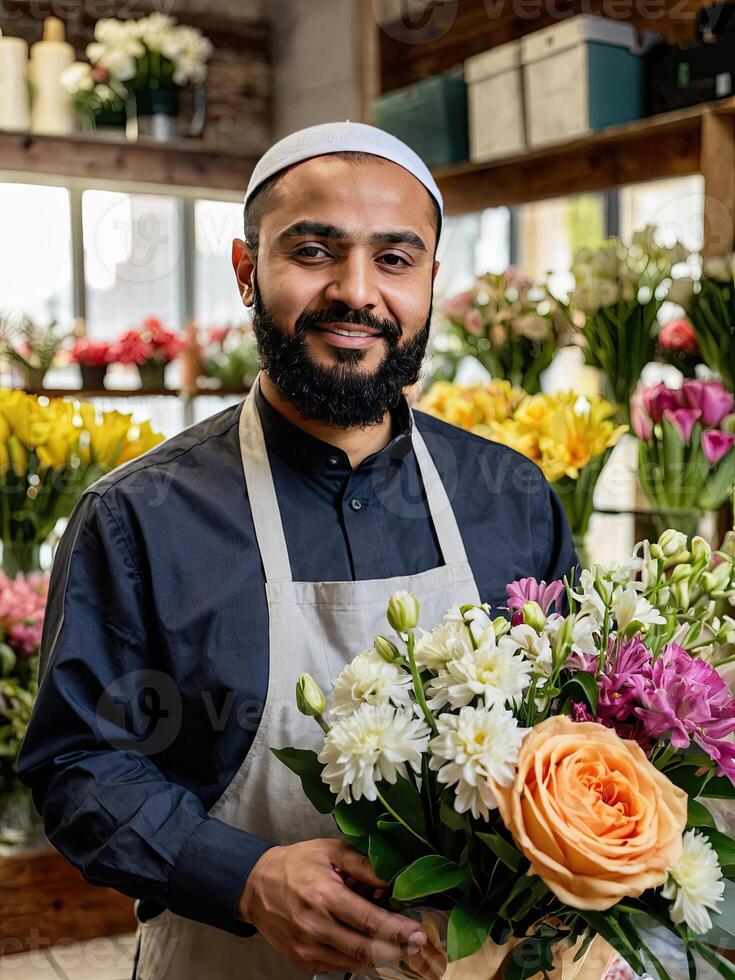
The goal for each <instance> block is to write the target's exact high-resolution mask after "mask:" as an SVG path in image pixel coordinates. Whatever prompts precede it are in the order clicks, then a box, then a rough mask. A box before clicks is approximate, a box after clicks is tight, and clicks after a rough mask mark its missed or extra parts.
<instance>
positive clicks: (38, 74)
mask: <svg viewBox="0 0 735 980" xmlns="http://www.w3.org/2000/svg"><path fill="white" fill-rule="evenodd" d="M74 60H75V55H74V48H73V47H72V46H71V44H67V42H66V41H65V40H64V24H63V22H62V21H60V20H59V19H58V17H47V18H46V20H45V21H44V22H43V40H42V41H38V42H37V43H36V44H34V45H33V46H32V47H31V62H30V78H31V86H32V93H33V100H32V104H31V106H32V107H31V130H32V131H33V132H34V133H44V134H48V135H61V136H63V135H64V134H65V133H71V132H72V130H73V129H74V109H73V106H72V99H71V95H70V94H69V93H68V92H67V91H66V89H65V88H64V86H63V85H62V84H61V74H62V72H63V71H64V69H66V68H68V67H69V65H71V64H72V63H73V62H74Z"/></svg>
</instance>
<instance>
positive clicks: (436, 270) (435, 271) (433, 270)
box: [431, 262, 441, 282]
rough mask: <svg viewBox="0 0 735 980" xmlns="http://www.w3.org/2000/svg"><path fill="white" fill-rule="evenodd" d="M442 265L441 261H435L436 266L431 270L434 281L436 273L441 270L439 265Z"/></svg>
mask: <svg viewBox="0 0 735 980" xmlns="http://www.w3.org/2000/svg"><path fill="white" fill-rule="evenodd" d="M440 265H441V262H434V267H433V269H432V270H431V281H432V282H433V281H434V280H435V279H436V274H437V272H438V271H439V266H440Z"/></svg>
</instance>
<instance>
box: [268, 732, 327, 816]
mask: <svg viewBox="0 0 735 980" xmlns="http://www.w3.org/2000/svg"><path fill="white" fill-rule="evenodd" d="M271 752H272V753H273V755H274V756H275V757H276V758H277V759H279V760H280V761H281V762H282V763H283V764H284V766H288V768H289V769H290V770H291V772H294V773H296V775H297V776H298V777H299V778H300V780H301V785H302V787H303V790H304V793H305V794H306V796H307V797H308V798H309V800H311V802H312V803H313V805H314V806H315V807H316V809H317V810H318V811H319V812H320V813H331V812H332V810H334V807H335V804H336V802H337V797H336V796H335V795H334V793H332V791H331V790H330V789H329V787H328V786H327V784H326V783H325V782H323V781H322V770H323V769H324V766H323V765H322V764H321V762H320V761H319V759H317V755H316V752H312V751H310V750H308V749H294V748H284V749H274V748H271Z"/></svg>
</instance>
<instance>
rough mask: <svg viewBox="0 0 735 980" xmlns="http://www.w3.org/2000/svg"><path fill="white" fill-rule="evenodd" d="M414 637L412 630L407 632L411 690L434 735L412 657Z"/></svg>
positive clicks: (414, 660) (421, 685) (434, 725)
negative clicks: (411, 681) (411, 680)
mask: <svg viewBox="0 0 735 980" xmlns="http://www.w3.org/2000/svg"><path fill="white" fill-rule="evenodd" d="M414 642H415V641H414V636H413V630H409V633H408V640H407V641H406V647H407V649H408V665H409V667H410V668H411V677H412V678H413V689H414V691H415V693H416V700H417V701H418V703H419V705H420V706H421V710H422V711H423V713H424V718H426V721H427V724H428V726H429V728H430V729H431V730H432V732H433V733H434V735H436V733H437V727H436V722H435V721H434V716H433V715H432V713H431V712H430V711H429V707H428V705H427V704H426V697H425V695H424V685H423V684H422V683H421V677H420V675H419V670H418V667H417V666H416V658H415V656H414Z"/></svg>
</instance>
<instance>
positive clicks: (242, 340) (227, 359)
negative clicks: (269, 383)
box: [201, 327, 260, 391]
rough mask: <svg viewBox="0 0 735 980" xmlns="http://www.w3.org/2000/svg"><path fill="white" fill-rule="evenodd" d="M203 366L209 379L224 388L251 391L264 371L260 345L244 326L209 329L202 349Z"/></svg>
mask: <svg viewBox="0 0 735 980" xmlns="http://www.w3.org/2000/svg"><path fill="white" fill-rule="evenodd" d="M201 364H202V369H203V371H204V374H205V376H206V377H207V378H215V379H216V380H217V381H219V383H220V385H221V386H222V387H223V388H232V389H235V390H243V391H245V390H247V389H248V388H250V386H251V385H252V383H253V381H254V380H255V376H256V375H257V373H258V371H259V370H260V358H259V356H258V346H257V344H256V341H255V337H254V335H252V334H247V335H244V334H243V331H242V329H241V328H240V327H223V328H221V329H219V328H217V329H213V330H209V331H208V333H207V335H206V339H205V341H204V344H203V345H202V349H201Z"/></svg>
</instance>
